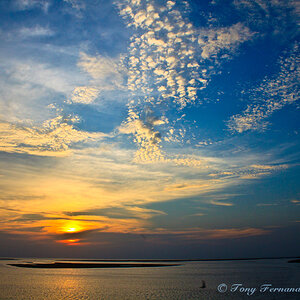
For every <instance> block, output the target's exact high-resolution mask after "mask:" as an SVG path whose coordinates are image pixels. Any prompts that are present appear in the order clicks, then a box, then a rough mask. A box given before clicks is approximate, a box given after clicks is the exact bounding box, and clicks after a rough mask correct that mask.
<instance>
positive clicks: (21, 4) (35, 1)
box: [15, 0, 50, 13]
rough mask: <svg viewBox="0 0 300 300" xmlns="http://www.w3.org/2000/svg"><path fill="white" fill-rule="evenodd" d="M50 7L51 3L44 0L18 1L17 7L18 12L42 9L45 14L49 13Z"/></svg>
mask: <svg viewBox="0 0 300 300" xmlns="http://www.w3.org/2000/svg"><path fill="white" fill-rule="evenodd" d="M49 6H50V2H49V1H46V0H44V1H42V0H16V1H15V7H16V8H17V9H18V10H31V9H35V8H40V9H42V10H43V11H44V12H45V13H47V12H48V8H49Z"/></svg>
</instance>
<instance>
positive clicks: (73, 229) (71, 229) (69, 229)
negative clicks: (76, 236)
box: [66, 227, 78, 232]
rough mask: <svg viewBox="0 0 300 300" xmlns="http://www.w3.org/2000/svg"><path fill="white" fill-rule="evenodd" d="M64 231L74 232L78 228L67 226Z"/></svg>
mask: <svg viewBox="0 0 300 300" xmlns="http://www.w3.org/2000/svg"><path fill="white" fill-rule="evenodd" d="M66 231H67V232H76V231H78V229H77V228H75V227H71V228H68V229H67V230H66Z"/></svg>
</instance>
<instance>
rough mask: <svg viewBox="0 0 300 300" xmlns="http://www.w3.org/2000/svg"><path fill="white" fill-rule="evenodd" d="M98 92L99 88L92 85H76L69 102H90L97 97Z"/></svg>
mask: <svg viewBox="0 0 300 300" xmlns="http://www.w3.org/2000/svg"><path fill="white" fill-rule="evenodd" d="M99 92H100V91H99V88H97V87H92V86H80V87H76V88H75V89H74V90H73V93H72V96H71V102H73V103H83V104H90V103H92V102H94V100H95V99H96V98H97V97H98V95H99Z"/></svg>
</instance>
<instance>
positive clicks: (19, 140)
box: [0, 116, 105, 156]
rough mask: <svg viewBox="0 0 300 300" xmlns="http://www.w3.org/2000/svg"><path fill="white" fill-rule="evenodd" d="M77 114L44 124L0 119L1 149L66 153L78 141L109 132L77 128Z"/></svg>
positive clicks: (42, 154)
mask: <svg viewBox="0 0 300 300" xmlns="http://www.w3.org/2000/svg"><path fill="white" fill-rule="evenodd" d="M74 122H76V119H74V118H67V119H66V118H63V117H62V116H58V117H56V118H54V119H50V120H48V121H45V122H44V123H43V125H42V126H41V127H37V126H30V127H29V126H22V125H17V124H11V123H7V122H1V123H0V133H1V134H0V150H1V151H4V152H11V153H27V154H32V155H41V156H64V155H67V154H69V153H70V151H69V149H70V146H72V145H73V144H74V143H78V142H88V141H93V140H94V141H98V140H101V139H102V138H103V137H104V136H105V134H103V133H89V132H85V131H80V130H77V129H75V128H74V126H73V124H72V123H74Z"/></svg>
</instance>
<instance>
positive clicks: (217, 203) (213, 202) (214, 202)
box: [210, 200, 234, 206]
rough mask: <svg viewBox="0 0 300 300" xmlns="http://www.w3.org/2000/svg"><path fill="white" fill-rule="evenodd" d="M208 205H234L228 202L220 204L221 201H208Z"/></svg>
mask: <svg viewBox="0 0 300 300" xmlns="http://www.w3.org/2000/svg"><path fill="white" fill-rule="evenodd" d="M210 204H213V205H217V206H233V205H234V204H233V203H230V202H221V201H213V200H212V201H210Z"/></svg>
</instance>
